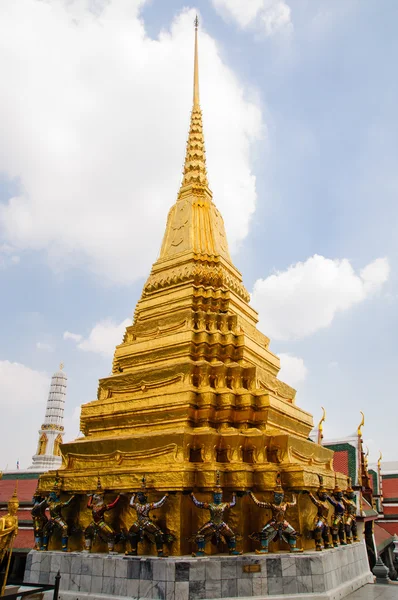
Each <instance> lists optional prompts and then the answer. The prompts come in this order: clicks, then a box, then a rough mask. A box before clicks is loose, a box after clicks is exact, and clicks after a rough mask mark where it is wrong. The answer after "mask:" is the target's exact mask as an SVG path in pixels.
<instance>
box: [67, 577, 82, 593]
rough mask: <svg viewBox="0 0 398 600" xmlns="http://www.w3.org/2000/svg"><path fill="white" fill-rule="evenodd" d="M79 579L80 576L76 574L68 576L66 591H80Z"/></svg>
mask: <svg viewBox="0 0 398 600" xmlns="http://www.w3.org/2000/svg"><path fill="white" fill-rule="evenodd" d="M80 578H81V575H78V574H77V573H71V574H70V580H69V587H68V591H70V592H78V591H79V590H80Z"/></svg>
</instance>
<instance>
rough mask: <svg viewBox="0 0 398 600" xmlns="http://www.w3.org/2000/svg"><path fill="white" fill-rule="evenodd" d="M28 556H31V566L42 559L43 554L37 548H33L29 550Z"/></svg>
mask: <svg viewBox="0 0 398 600" xmlns="http://www.w3.org/2000/svg"><path fill="white" fill-rule="evenodd" d="M28 556H30V557H31V567H33V565H35V564H37V563H39V562H40V561H41V554H40V552H37V551H36V550H32V551H31V552H29V555H28Z"/></svg>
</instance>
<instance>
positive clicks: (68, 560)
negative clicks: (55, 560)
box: [60, 554, 72, 573]
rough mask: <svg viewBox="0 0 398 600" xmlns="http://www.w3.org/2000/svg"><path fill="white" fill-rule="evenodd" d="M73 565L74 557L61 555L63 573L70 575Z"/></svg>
mask: <svg viewBox="0 0 398 600" xmlns="http://www.w3.org/2000/svg"><path fill="white" fill-rule="evenodd" d="M71 564H72V557H71V556H68V555H67V554H62V555H61V567H60V571H61V573H70V569H71Z"/></svg>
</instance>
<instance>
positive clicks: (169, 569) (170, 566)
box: [166, 562, 176, 595]
mask: <svg viewBox="0 0 398 600" xmlns="http://www.w3.org/2000/svg"><path fill="white" fill-rule="evenodd" d="M175 577H176V566H175V563H170V562H167V563H166V581H175ZM166 595H167V586H166Z"/></svg>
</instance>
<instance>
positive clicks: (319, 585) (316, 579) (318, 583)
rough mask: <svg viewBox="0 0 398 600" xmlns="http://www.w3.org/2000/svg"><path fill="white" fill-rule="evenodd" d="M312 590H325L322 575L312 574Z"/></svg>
mask: <svg viewBox="0 0 398 600" xmlns="http://www.w3.org/2000/svg"><path fill="white" fill-rule="evenodd" d="M312 591H313V592H314V593H315V592H324V591H325V576H324V575H312Z"/></svg>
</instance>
